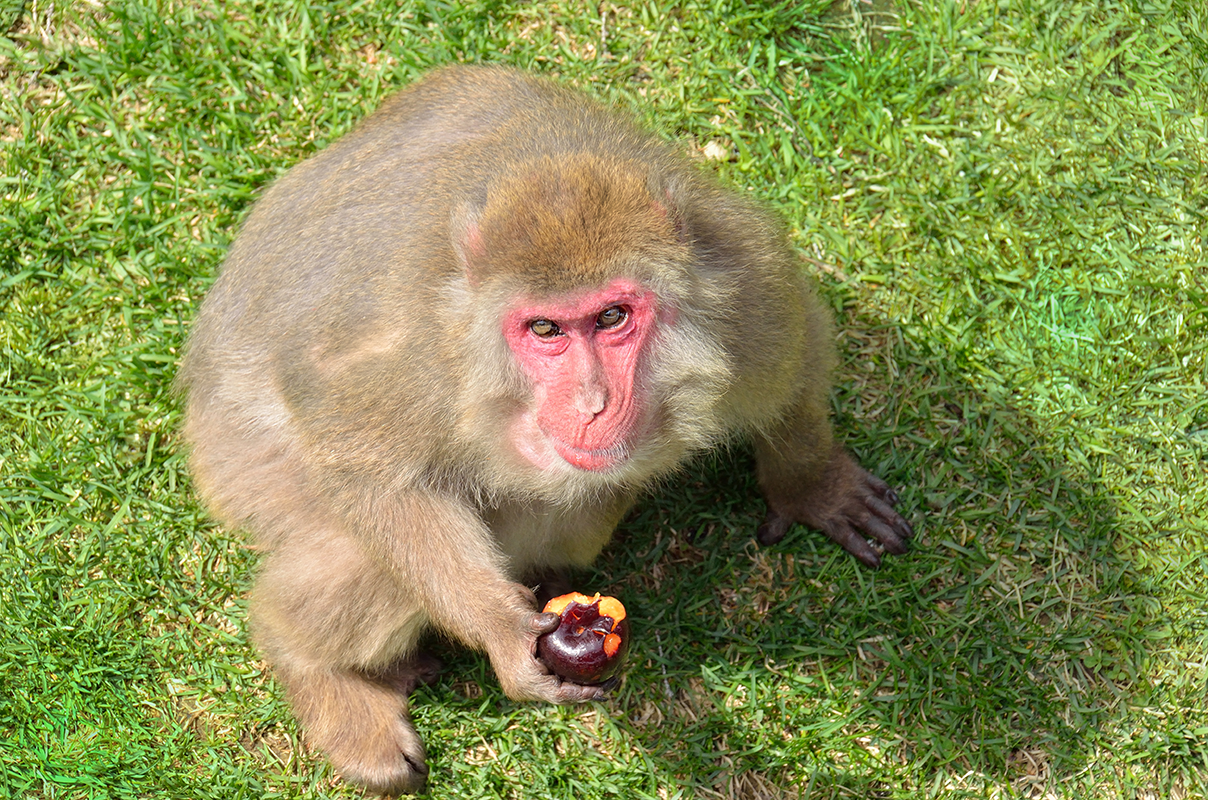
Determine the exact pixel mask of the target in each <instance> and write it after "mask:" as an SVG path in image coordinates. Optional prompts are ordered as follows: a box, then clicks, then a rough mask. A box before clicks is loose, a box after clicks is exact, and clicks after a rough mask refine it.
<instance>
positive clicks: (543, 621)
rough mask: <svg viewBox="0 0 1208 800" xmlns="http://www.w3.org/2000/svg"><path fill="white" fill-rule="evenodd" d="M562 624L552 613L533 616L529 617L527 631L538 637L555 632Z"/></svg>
mask: <svg viewBox="0 0 1208 800" xmlns="http://www.w3.org/2000/svg"><path fill="white" fill-rule="evenodd" d="M561 623H562V617H560V616H559V615H557V614H554V613H552V612H551V613H542V614H534V615H533V616H531V617H529V621H528V626H529V630H531V631H532V632H533V633H535V634H537V635H538V636H540V635H541V634H543V633H549V632H550V631H553V630H557V629H558V626H559V625H560V624H561Z"/></svg>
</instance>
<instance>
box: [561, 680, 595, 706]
mask: <svg viewBox="0 0 1208 800" xmlns="http://www.w3.org/2000/svg"><path fill="white" fill-rule="evenodd" d="M604 694H605V690H604V688H603V687H602V686H584V685H583V684H581V683H571V682H570V681H563V682H562V683H561V684H560V685H559V686H558V690H557V702H559V703H586V702H588V701H589V700H603V699H604Z"/></svg>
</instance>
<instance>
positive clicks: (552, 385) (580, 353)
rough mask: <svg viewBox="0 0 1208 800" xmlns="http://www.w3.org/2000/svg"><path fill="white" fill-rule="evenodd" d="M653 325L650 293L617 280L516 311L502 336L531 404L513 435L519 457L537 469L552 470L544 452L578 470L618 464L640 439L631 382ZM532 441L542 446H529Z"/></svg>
mask: <svg viewBox="0 0 1208 800" xmlns="http://www.w3.org/2000/svg"><path fill="white" fill-rule="evenodd" d="M657 318H658V305H657V301H656V298H655V295H654V292H651V291H649V290H646V289H643V288H642V287H640V286H638V285H636V284H633V283H630V282H629V281H624V280H616V281H613V282H612V283H610V284H609V285H608V286H607V287H605V288H604V289H602V290H599V291H592V292H585V293H583V294H576V295H572V296H570V297H566V298H558V299H555V300H552V301H539V302H538V301H521V302H520V303H518V304H517V307H516V308H515V309H514V310H513V311H511V313H509V314H508V315H507V317H506V318H505V320H504V327H503V334H504V337H505V338H506V339H507V342H508V345H509V346H511V348H512V352H513V353H515V355H516V359H517V360H518V361H519V362H520V366H521V368H522V369H523V370H524V372H525V374H526V375H528V377H529V379H530V380H532V382H533V387H534V399H535V405H534V408H533V410H532V412H531V413H532V414H533V419H531V420H522V421H521V422H522V424H521V426H520V427H519V428H518V429H517V432H516V435H517V436H518V438H519V439H520V441H518V442H517V445H518V449H520V451H521V452H522V453H524V454H525V455H526V456H527V457H528V458H529V459H530V460H531V461H532V462H533V463H534V464H536V465H537V466H538V467H542V468H547V467H549V466H551V465H550V464H549V463H547V459H546V458H543V457H542V452H543V451H545V450H547V447H544V446H542V445H545V444H548V446H549V447H552V448H553V450H554V452H556V453H557V454H558V455H559V456H560V457H561V458H562V459H564V460H565V461H566V462H568V463H569V464H572V465H573V466H575V467H578V468H579V469H584V470H591V471H600V470H606V469H609V468H610V467H614V466H616V465H618V464H620V463H622V462H624V461H625V460H626V459H627V458H628V457H629V453H630V449H631V442H632V440H633V439H634V437H635V436H638V435H640V434H641V430H640V427H641V422H642V416H643V411H644V408H643V407H644V402H643V398H641V397H639V381H638V379H637V374H638V368H639V364H640V362H641V356H642V352H643V350H644V349H645V348H646V345H647V343H648V342H649V340H650V338H651V333H652V332H653V330H654V326H655V324H656V321H657ZM526 421H527V422H529V423H530V424H529V425H524V424H523V423H524V422H526ZM534 422H535V427H536V430H535V431H533V430H532V425H531V423H534ZM526 428H527V429H528V431H526V430H525V429H526ZM534 434H536V435H539V436H540V437H543V438H544V439H545V440H546V441H545V442H534V441H528V440H527V439H529V438H531V436H532V435H534Z"/></svg>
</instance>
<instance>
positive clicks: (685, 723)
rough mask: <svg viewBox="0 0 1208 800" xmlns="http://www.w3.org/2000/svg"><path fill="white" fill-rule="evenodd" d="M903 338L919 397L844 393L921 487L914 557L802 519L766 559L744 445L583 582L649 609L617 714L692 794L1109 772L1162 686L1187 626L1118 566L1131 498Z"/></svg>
mask: <svg viewBox="0 0 1208 800" xmlns="http://www.w3.org/2000/svg"><path fill="white" fill-rule="evenodd" d="M885 334H886V331H885V330H877V329H875V328H864V329H860V330H857V331H854V332H853V331H849V332H848V334H847V335H848V336H849V337H850V338H852V339H854V340H856V346H857V348H859V347H861V346H863V345H866V344H868V341H866V340H868V339H876V338H878V337H880V336H883V335H885ZM878 346H879V345H878ZM900 346H901V347H903V348H905V349H906V350H905V356H903V355H902V354H899V355H898V357H897V358H898V364H897V368H898V370H899V371H900V373H899V375H898V378H897V381H896V386H897V387H898V388H896V389H894V388H890V389H885V388H884V386H883V385H882V388H881V389H880V391H881V393H882V396H881V397H876V396H872V401H871V402H869V396H868V395H866V394H860V393H859V392H858V391H857V389H856V388H855V387H853V385H851V384H845V385H843V386H841V387H840V392H839V394H840V395H841V396H842V399H841V401H840V405H841V407H842V408H843V409H844V411H843V412H841V414H840V417H839V421H838V422H839V429H840V434H841V435H843V436H845V437H846V438H847V441H848V442H849V444H850V445H851V446H852V447H853V449H854V450H855V451H856V452H857V455H858V456H859V457H860V459H861V461H862V462H863V463H864V464H865V465H866V466H867V467H869V468H870V469H872V470H873V471H874V472H877V473H878V474H880V475H882V476H883V477H885V478H886V479H887V480H888V481H889V482H890V483H891V484H892V485H895V486H898V487H900V488H901V491H900V494H901V496H902V508H903V509H904V510H905V513H906V514H907V515H908V516H909V518H911V520H912V521H913V522H914V523H915V525H916V527H917V530H918V538H917V541H916V543H915V546H914V548H913V550H912V552H911V553H910V554H909V555H908V556H905V557H901V558H893V557H890V558H888V559H886V562H885V565H884V566H883V567H882V569H881V570H880V571H878V572H871V571H868V570H865V569H862V568H860V567H859V566H858V565H857V564H856V563H855V562H854V560H851V559H850V558H849V557H847V556H846V555H845V554H844V553H843V552H842V551H841V550H840V549H839V548H837V547H835V546H833V545H831V544H830V542H828V541H827V540H825V538H824V537H822V536H821V535H820V534H818V533H816V532H813V531H809V530H806V529H804V528H802V527H800V526H799V527H797V528H794V529H793V531H792V532H791V533H790V535H789V536H788V537H786V539H785V540H784V541H783V542H782V543H780V544H779V545H776V546H774V547H770V548H761V547H760V546H758V545H757V543H756V542H755V541H754V532H755V528H756V526H757V525H758V523H759V521H760V519H761V517H762V514H763V505H762V501H761V500H760V499H759V497H758V491H757V488H756V486H755V485H754V479H753V462H752V459H751V457H750V455H749V453H748V452H747V451H746V450H745V449H743V448H737V449H735V450H733V451H730V452H723V453H719V454H715V455H712V456H709V457H706V458H702V459H700V460H698V461H696V462H693V463H692V464H690V465H689V466H688V467H687V468H686V469H685V470H684V472H683V473H682V474H681V475H680V476H678V477H677V478H676V479H674V480H672V481H670V482H668V483H667V484H666V485H665V486H663V487H662V488H661V489H659V490H658V491H656V492H655V493H653V494H652V495H651V496H650V497H649V498H648V499H646V500H645V501H644V502H643V503H642V504H641V505H640V506H639V507H638V509H637V510H636V511H635V513H634V514H633V515H632V516H631V518H630V519H628V520H627V521H626V522H625V523H623V524H622V526H621V528H620V530H619V531H618V533H617V536H616V538H615V539H614V541H613V543H612V544H611V545H610V546H609V548H608V549H607V550H606V551H605V553H604V555H603V556H602V558H601V560H600V563H599V566H598V568H597V570H596V571H595V572H593V573H591V574H590V575H587V576H585V577H584V579H583V585H584V586H586V587H588V588H590V589H591V590H596V589H602V590H606V591H609V592H611V593H615V594H618V595H619V596H620V597H622V599H623V600H624V601H625V603H626V604H627V606H629V608H630V614H631V619H632V620H633V633H634V642H635V646H634V651H633V652H632V654H631V664H630V668H629V671H628V677H627V682H626V684H625V687H624V689H623V690H622V691H621V692H620V693H619V697H618V699H617V700H616V706H615V709H616V713H617V714H624V715H625V718H626V720H627V724H628V727H629V729H630V730H631V732H632V733H633V735H634V736H635V737H636V739H637V740H638V741H639V742H640V743H641V745H642V746H643V747H644V748H645V749H646V750H647V751H648V752H649V754H650V756H651V757H652V758H654V759H657V760H659V761H661V762H663V763H664V764H665V769H666V770H667V771H668V772H669V773H672V774H675V775H676V776H677V778H678V779H679V780H681V781H683V784H682V785H692V786H697V787H700V788H702V789H710V790H713V791H717V792H719V793H721V794H726V793H727V792H730V793H734V792H737V794H738V796H743V794H744V791H745V790H744V789H743V787H744V786H747V787H748V788H750V786H752V785H756V784H759V783H761V782H766V783H767V784H769V785H770V786H781V787H785V788H786V789H787V787H794V788H793V791H797V792H801V793H802V796H810V797H815V796H816V797H826V796H864V797H876V796H890V795H891V794H893V793H894V792H895V791H899V792H900V791H902V790H906V789H911V788H913V789H915V790H919V789H922V788H923V787H935V788H941V787H942V788H948V789H956V790H960V789H962V788H963V789H968V790H972V791H977V790H979V789H986V788H989V787H994V786H998V787H1002V786H1003V785H1004V784H1011V785H1012V786H1013V788H1014V789H1015V790H1016V791H1019V792H1021V793H1023V794H1025V795H1026V794H1028V793H1029V792H1031V791H1037V790H1042V789H1043V787H1044V786H1045V785H1046V784H1048V783H1049V782H1050V781H1051V780H1054V779H1060V778H1061V777H1062V776H1069V775H1071V774H1073V773H1076V772H1077V771H1078V770H1080V769H1081V768H1082V767H1083V766H1085V765H1086V764H1087V763H1088V762H1090V761H1093V760H1094V759H1095V756H1096V749H1097V748H1099V747H1101V741H1100V738H1099V736H1098V734H1097V732H1098V731H1100V730H1101V729H1103V728H1105V727H1112V726H1113V725H1114V724H1115V723H1119V722H1120V721H1121V720H1122V718H1123V717H1122V715H1123V714H1124V713H1125V711H1126V710H1127V709H1126V705H1127V701H1128V699H1129V698H1130V697H1132V696H1134V695H1137V696H1139V695H1142V694H1144V692H1145V690H1146V686H1147V680H1146V677H1145V675H1146V665H1147V663H1148V661H1149V658H1150V647H1151V646H1152V642H1153V641H1154V639H1155V638H1156V637H1160V636H1161V631H1162V629H1163V628H1164V625H1165V622H1164V620H1163V618H1162V614H1161V612H1160V607H1159V605H1158V603H1157V602H1156V601H1155V600H1154V593H1153V591H1152V590H1151V587H1148V586H1147V585H1146V584H1145V582H1144V580H1143V578H1142V576H1141V575H1140V574H1138V572H1137V571H1136V570H1134V569H1133V568H1132V566H1131V565H1130V564H1129V563H1128V562H1126V561H1124V560H1122V559H1121V558H1120V557H1118V556H1117V555H1116V552H1115V549H1114V546H1115V543H1116V539H1117V536H1118V533H1117V530H1118V525H1117V515H1116V511H1115V508H1114V505H1113V502H1112V500H1111V499H1110V498H1109V497H1108V496H1107V495H1106V494H1105V493H1104V492H1101V491H1100V490H1099V488H1098V487H1097V486H1096V484H1095V482H1094V481H1093V480H1092V479H1091V478H1090V477H1089V476H1088V475H1086V474H1085V472H1083V471H1082V470H1081V469H1080V468H1078V467H1076V466H1074V465H1071V464H1067V463H1061V462H1060V461H1058V460H1055V459H1054V458H1053V457H1052V456H1050V455H1049V454H1048V453H1049V450H1050V448H1048V447H1046V445H1045V443H1044V442H1042V441H1037V438H1036V435H1035V433H1034V430H1035V426H1034V425H1033V424H1031V422H1030V421H1029V420H1028V418H1027V417H1026V415H1024V414H1022V413H1020V412H1018V411H1017V410H1014V409H1012V408H1010V407H1009V406H1008V405H1005V404H1004V403H1003V402H1002V401H1001V399H1000V398H998V397H995V396H993V394H992V393H990V392H986V391H979V390H977V389H975V388H973V387H970V386H968V385H963V383H962V381H960V380H950V378H949V376H948V375H947V374H946V368H945V366H944V363H943V359H942V357H938V356H934V355H930V354H927V353H925V352H922V351H920V350H918V349H913V348H914V347H915V346H914V345H912V344H910V343H906V344H904V345H900ZM850 366H851V365H849V369H850ZM862 391H864V392H867V391H871V389H869V388H868V387H864V388H863V389H862ZM905 403H909V405H906V404H905ZM1099 755H1100V756H1101V755H1102V754H1101V753H1100V754H1099ZM701 765H710V767H711V770H712V771H711V772H709V773H702V771H701ZM772 796H775V795H772Z"/></svg>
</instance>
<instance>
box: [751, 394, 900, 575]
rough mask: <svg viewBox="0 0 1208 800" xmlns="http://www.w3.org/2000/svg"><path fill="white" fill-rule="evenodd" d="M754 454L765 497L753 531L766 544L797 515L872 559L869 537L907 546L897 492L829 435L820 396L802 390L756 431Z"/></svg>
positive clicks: (894, 547)
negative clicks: (786, 409)
mask: <svg viewBox="0 0 1208 800" xmlns="http://www.w3.org/2000/svg"><path fill="white" fill-rule="evenodd" d="M755 455H756V460H757V464H758V475H759V486H760V488H761V489H762V491H763V496H764V499H766V500H767V504H768V515H767V519H766V520H765V521H764V523H763V524H762V525H761V526H760V527H759V534H758V536H759V541H760V542H762V543H763V544H772V543H774V542H778V541H780V540H781V539H783V538H784V535H785V533H787V532H788V529H789V527H790V526H791V525H792V524H793V523H794V522H800V523H804V524H806V525H809V526H810V527H812V528H816V529H818V530H820V531H822V532H823V533H825V534H826V535H827V536H829V537H830V538H831V539H833V540H835V541H836V542H838V543H839V544H840V545H842V546H843V548H844V549H845V550H847V551H848V552H849V553H851V554H852V555H854V556H855V557H856V558H858V559H859V560H860V561H861V562H863V563H864V564H865V565H867V566H869V567H873V568H875V567H878V566H880V564H881V556H880V554H879V553H878V552H877V551H876V550H875V549H874V548H873V547H872V546H871V545H869V543H868V541H867V539H868V538H871V539H873V540H875V541H876V542H878V543H879V544H880V546H881V547H883V548H884V549H885V550H886V551H888V552H890V553H895V554H901V553H905V552H906V540H907V539H908V538H910V536H912V535H913V533H914V531H913V530H912V529H911V527H910V524H909V523H908V522H906V520H904V519H903V518H902V517H901V515H899V514H898V512H897V511H896V510H895V509H894V506H895V505H896V504H897V502H898V497H897V494H895V493H894V491H893V490H892V489H890V488H889V486H888V485H887V484H886V483H885V482H884V481H882V480H881V479H880V478H877V477H876V476H874V475H871V474H869V473H868V472H866V471H864V470H863V469H861V468H860V466H859V465H858V464H856V462H855V461H854V460H853V459H852V457H851V456H850V455H848V454H847V452H845V451H844V450H843V448H842V447H841V446H839V445H837V444H835V443H834V442H833V441H832V436H831V426H830V419H829V415H828V413H827V409H826V404H825V402H824V401H823V399H822V398H821V397H808V396H807V397H803V398H802V399H801V400H800V401H799V402H798V404H797V406H796V407H795V408H793V409H792V410H791V412H790V413H789V414H787V415H786V416H785V418H784V419H783V420H782V421H781V422H780V423H779V424H778V425H776V426H774V427H773V428H772V429H770V430H768V431H765V432H764V433H763V435H761V436H757V437H756V441H755Z"/></svg>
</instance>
